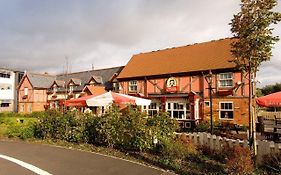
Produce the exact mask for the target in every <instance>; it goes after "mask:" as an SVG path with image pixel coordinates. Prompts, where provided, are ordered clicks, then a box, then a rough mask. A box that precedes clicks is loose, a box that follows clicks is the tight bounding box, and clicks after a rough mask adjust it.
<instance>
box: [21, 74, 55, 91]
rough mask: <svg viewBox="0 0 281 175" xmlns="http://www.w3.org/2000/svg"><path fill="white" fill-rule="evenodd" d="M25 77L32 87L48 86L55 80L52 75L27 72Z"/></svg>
mask: <svg viewBox="0 0 281 175" xmlns="http://www.w3.org/2000/svg"><path fill="white" fill-rule="evenodd" d="M26 75H27V77H28V79H29V81H30V83H31V84H32V86H33V87H34V88H50V86H51V85H52V84H53V82H54V80H55V76H54V75H48V74H38V73H31V72H27V74H26Z"/></svg>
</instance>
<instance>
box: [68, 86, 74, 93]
mask: <svg viewBox="0 0 281 175" xmlns="http://www.w3.org/2000/svg"><path fill="white" fill-rule="evenodd" d="M73 90H74V85H70V86H69V92H70V93H72V92H73Z"/></svg>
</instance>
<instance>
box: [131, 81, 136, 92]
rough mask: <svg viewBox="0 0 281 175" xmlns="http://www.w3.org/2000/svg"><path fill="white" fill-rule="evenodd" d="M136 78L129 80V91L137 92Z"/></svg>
mask: <svg viewBox="0 0 281 175" xmlns="http://www.w3.org/2000/svg"><path fill="white" fill-rule="evenodd" d="M137 89H138V86H137V80H132V81H129V92H137Z"/></svg>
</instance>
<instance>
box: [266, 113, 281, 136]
mask: <svg viewBox="0 0 281 175" xmlns="http://www.w3.org/2000/svg"><path fill="white" fill-rule="evenodd" d="M262 125H263V131H262V134H263V135H264V136H265V138H266V139H269V140H273V141H280V138H281V120H280V118H276V116H275V117H274V119H270V120H262Z"/></svg>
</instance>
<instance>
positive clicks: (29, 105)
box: [28, 104, 32, 112]
mask: <svg viewBox="0 0 281 175" xmlns="http://www.w3.org/2000/svg"><path fill="white" fill-rule="evenodd" d="M28 112H32V104H28Z"/></svg>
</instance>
